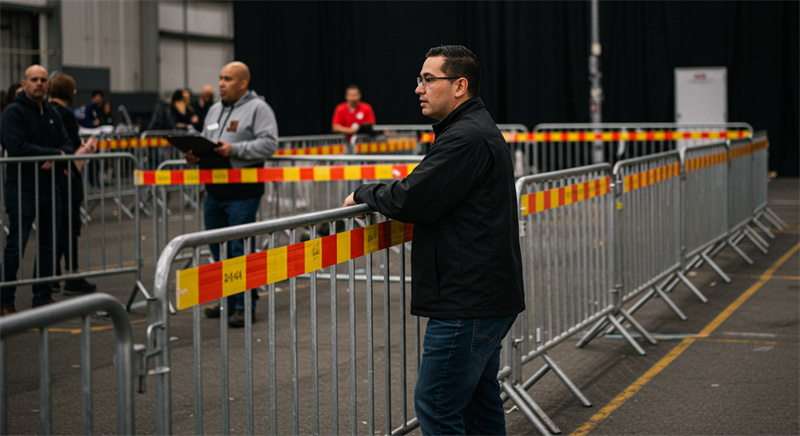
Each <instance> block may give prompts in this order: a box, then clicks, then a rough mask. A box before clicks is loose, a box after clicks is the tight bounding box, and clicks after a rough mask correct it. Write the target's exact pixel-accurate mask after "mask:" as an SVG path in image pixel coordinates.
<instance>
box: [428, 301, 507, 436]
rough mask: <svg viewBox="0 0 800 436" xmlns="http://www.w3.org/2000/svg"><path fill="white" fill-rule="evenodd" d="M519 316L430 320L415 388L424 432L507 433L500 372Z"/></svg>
mask: <svg viewBox="0 0 800 436" xmlns="http://www.w3.org/2000/svg"><path fill="white" fill-rule="evenodd" d="M516 318H517V316H516V315H513V316H509V317H506V318H475V319H433V318H431V319H429V320H428V326H427V328H426V329H425V342H424V343H423V346H424V348H425V351H424V352H423V353H422V363H421V364H420V368H419V374H418V375H417V386H416V388H415V389H414V408H415V409H416V413H417V418H418V419H419V425H420V428H421V429H422V434H425V435H455V434H461V435H463V434H475V435H477V434H491V435H504V434H506V420H505V413H504V412H503V402H502V401H501V400H500V384H499V383H498V382H497V372H498V371H499V369H500V349H501V348H502V343H501V342H502V340H503V338H504V337H505V336H506V334H507V333H508V331H509V329H511V326H512V325H513V324H514V320H515V319H516Z"/></svg>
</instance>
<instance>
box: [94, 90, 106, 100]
mask: <svg viewBox="0 0 800 436" xmlns="http://www.w3.org/2000/svg"><path fill="white" fill-rule="evenodd" d="M97 94H100V97H105V96H106V95H105V94H104V93H103V91H101V90H99V89H95V90H94V91H92V98H94V96H95V95H97Z"/></svg>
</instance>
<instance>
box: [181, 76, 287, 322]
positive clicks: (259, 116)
mask: <svg viewBox="0 0 800 436" xmlns="http://www.w3.org/2000/svg"><path fill="white" fill-rule="evenodd" d="M249 85H250V69H249V68H247V65H245V64H244V63H242V62H231V63H229V64H227V65H225V66H224V67H222V71H221V72H220V74H219V96H220V101H218V102H216V103H215V104H214V105H213V106H211V108H210V109H209V110H208V114H207V115H206V119H205V125H204V126H203V136H205V137H206V138H208V139H210V140H211V141H214V142H216V143H217V144H219V146H218V147H216V148H215V153H210V154H208V155H204V156H199V157H198V156H196V155H195V154H194V153H192V152H191V151H189V152H188V153H186V154H184V156H183V157H184V158H185V159H186V162H187V163H189V164H190V165H194V164H198V165H199V166H200V168H201V169H220V168H258V167H262V166H264V160H265V159H267V158H269V157H270V156H272V154H273V153H275V151H276V150H277V149H278V124H277V122H276V121H275V113H274V112H273V111H272V108H271V107H270V106H269V105H268V104H267V102H265V101H264V99H263V98H261V97H259V96H258V95H257V94H256V93H255V92H254V91H250V90H248V86H249ZM206 193H207V196H206V200H205V205H204V209H203V212H204V214H205V223H206V229H208V230H211V229H218V228H222V227H228V226H235V225H239V224H245V223H252V222H255V220H256V213H257V212H258V208H259V205H260V203H261V196H262V195H263V194H264V184H263V183H242V184H236V185H226V184H207V185H206ZM210 248H211V254H212V255H213V256H214V259H215V260H217V261H218V260H220V253H219V244H212V245H211V247H210ZM242 255H244V240H242V239H239V240H235V241H231V242H229V243H228V258H233V257H238V256H242ZM252 295H253V321H255V320H256V318H255V300H256V299H258V294H257V293H256V292H252ZM228 309H229V313H228V324H229V325H231V326H232V327H243V326H244V315H245V313H244V294H243V293H239V294H236V295H232V296H230V297H228ZM205 314H206V316H208V317H209V318H219V317H220V306H219V305H217V306H215V307H210V308H207V309H206V310H205Z"/></svg>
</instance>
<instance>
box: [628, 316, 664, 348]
mask: <svg viewBox="0 0 800 436" xmlns="http://www.w3.org/2000/svg"><path fill="white" fill-rule="evenodd" d="M619 313H621V314H622V317H623V318H625V320H626V321H627V322H628V324H630V325H631V326H632V327H633V328H635V329H636V331H638V332H639V334H641V335H642V337H643V338H645V340H647V342H649V343H650V344H651V345H658V341H656V339H655V338H654V337H652V336H651V335H650V332H648V331H647V330H645V328H644V327H642V325H641V324H639V321H636V319H635V318H634V317H633V316H631V314H629V313H628V312H626V311H625V310H624V309H620V311H619Z"/></svg>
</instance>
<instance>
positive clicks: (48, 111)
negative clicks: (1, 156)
mask: <svg viewBox="0 0 800 436" xmlns="http://www.w3.org/2000/svg"><path fill="white" fill-rule="evenodd" d="M22 89H23V91H24V92H20V93H19V94H17V97H16V98H15V99H14V102H13V103H11V104H10V105H9V106H8V107H7V108H6V110H5V111H3V116H2V118H1V119H0V142H1V143H2V145H3V148H5V150H6V151H7V152H8V156H9V157H18V156H38V157H42V158H46V157H47V156H60V155H64V154H72V153H73V148H72V143H71V142H70V140H69V138H68V137H67V132H66V130H65V129H64V124H63V123H62V121H61V117H59V116H58V113H56V111H55V109H53V108H52V107H51V106H50V105H49V104H48V103H47V102H46V101H45V99H44V98H45V95H46V94H47V89H48V81H47V70H46V69H45V68H44V67H42V66H41V65H32V66H30V67H28V69H27V70H25V78H24V79H23V80H22ZM62 170H63V169H62ZM54 171H55V169H54V168H53V165H52V162H49V161H45V162H35V163H24V164H21V165H19V166H18V165H17V164H11V165H8V167H7V169H6V180H5V183H6V198H5V202H6V204H5V206H6V212H7V213H8V230H9V233H8V240H7V241H6V246H5V250H4V253H3V281H4V282H11V281H15V280H16V279H17V271H18V270H19V264H20V260H21V259H22V255H23V251H24V249H25V245H27V243H28V236H30V233H31V226H32V225H33V223H34V221H35V220H36V217H37V207H38V217H39V219H38V221H36V222H37V233H36V240H37V242H38V256H37V257H38V258H37V259H36V264H35V265H34V270H33V271H34V277H48V276H52V275H53V216H54V214H53V204H54V199H53V196H55V195H56V194H57V192H56V190H55V189H53V182H52V175H53V172H54ZM37 173H38V175H37ZM20 217H21V221H20ZM15 294H16V287H14V286H6V287H3V288H0V316H2V315H7V314H10V313H14V312H16V308H15V306H14V296H15ZM52 302H53V298H52V288H51V286H50V283H37V284H34V285H33V307H37V306H42V305H45V304H49V303H52Z"/></svg>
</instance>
